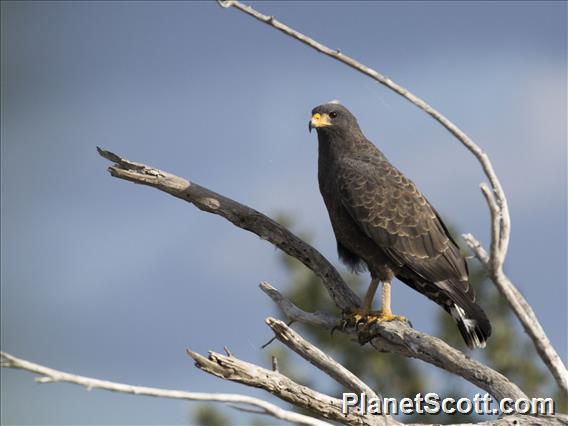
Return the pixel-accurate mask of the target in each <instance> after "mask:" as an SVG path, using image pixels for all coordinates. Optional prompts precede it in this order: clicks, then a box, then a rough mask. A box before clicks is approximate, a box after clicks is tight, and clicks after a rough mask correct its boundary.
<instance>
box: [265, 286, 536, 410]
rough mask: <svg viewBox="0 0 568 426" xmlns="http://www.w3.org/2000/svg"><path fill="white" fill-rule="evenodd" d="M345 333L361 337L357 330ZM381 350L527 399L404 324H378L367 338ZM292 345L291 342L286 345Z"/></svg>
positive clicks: (288, 309)
mask: <svg viewBox="0 0 568 426" xmlns="http://www.w3.org/2000/svg"><path fill="white" fill-rule="evenodd" d="M260 288H261V289H262V291H264V292H265V293H266V294H267V295H268V296H269V297H270V298H271V299H272V300H273V301H274V302H275V303H276V304H277V305H278V307H279V308H280V309H281V310H282V312H284V314H285V315H286V316H287V317H288V318H290V319H293V320H294V321H296V322H300V323H304V324H309V325H317V326H318V327H322V326H323V327H324V328H327V329H329V330H333V329H338V328H339V326H340V324H339V319H338V318H336V317H335V316H333V315H330V314H325V313H322V312H317V313H309V312H305V311H303V310H301V309H300V308H298V307H297V306H296V305H294V304H293V303H292V302H290V301H289V300H288V299H286V298H285V297H284V296H282V294H280V292H279V291H278V290H276V289H275V288H274V287H272V286H271V285H270V284H268V283H266V282H263V283H261V284H260ZM342 331H344V332H346V333H349V334H354V335H357V336H358V337H360V334H359V332H358V331H357V330H356V329H354V328H349V329H345V328H344V329H342ZM367 341H370V342H371V343H372V344H373V346H374V347H375V348H377V350H380V351H385V352H392V353H397V354H400V355H403V356H405V357H407V358H416V359H420V360H422V361H424V362H427V363H429V364H432V365H435V366H436V367H439V368H441V369H443V370H446V371H448V372H450V373H453V374H455V375H457V376H460V377H463V378H464V379H466V380H467V381H469V382H471V383H473V384H474V385H476V386H478V387H480V388H481V389H483V390H485V391H487V392H488V393H489V394H490V395H491V396H493V398H495V399H496V400H501V399H503V398H513V399H519V398H527V395H525V393H524V392H523V391H521V390H520V389H519V387H518V386H517V385H515V384H514V383H512V382H511V381H509V380H508V379H507V378H506V377H505V376H503V375H502V374H501V373H499V372H497V371H495V370H492V369H491V368H489V367H488V366H486V365H485V364H482V363H481V362H479V361H476V360H474V359H471V358H469V357H468V356H466V355H465V354H464V353H463V352H461V351H459V350H457V349H455V348H453V347H451V346H450V345H448V344H447V343H446V342H444V341H443V340H440V339H438V338H436V337H433V336H429V335H427V334H424V333H421V332H419V331H417V330H414V329H413V328H411V327H409V326H408V325H407V324H405V323H403V322H400V321H396V322H395V321H393V322H384V323H379V324H376V325H374V326H373V327H372V328H371V329H370V330H369V331H368V333H367V335H366V336H365V342H367ZM286 344H287V345H288V343H286Z"/></svg>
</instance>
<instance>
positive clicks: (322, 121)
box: [308, 112, 331, 132]
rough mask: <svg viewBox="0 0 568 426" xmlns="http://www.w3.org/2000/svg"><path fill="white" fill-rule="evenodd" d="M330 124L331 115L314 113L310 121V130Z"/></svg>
mask: <svg viewBox="0 0 568 426" xmlns="http://www.w3.org/2000/svg"><path fill="white" fill-rule="evenodd" d="M330 125H331V121H330V119H329V115H327V114H320V113H319V112H316V113H315V114H314V115H312V119H311V120H310V122H309V123H308V130H309V131H310V132H311V131H312V129H313V128H316V129H317V128H318V127H325V126H330Z"/></svg>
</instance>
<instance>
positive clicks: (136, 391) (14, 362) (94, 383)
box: [0, 352, 331, 426]
mask: <svg viewBox="0 0 568 426" xmlns="http://www.w3.org/2000/svg"><path fill="white" fill-rule="evenodd" d="M0 366H1V367H2V368H16V369H21V370H26V371H30V372H32V373H36V374H39V375H41V376H42V377H39V378H37V379H36V382H38V383H55V382H67V383H73V384H76V385H81V386H84V387H86V388H87V390H91V389H104V390H108V391H112V392H120V393H127V394H133V395H146V396H153V397H158V398H172V399H183V400H188V401H214V402H223V403H227V404H241V406H242V405H244V406H245V407H246V408H248V409H253V407H254V409H255V412H258V413H261V414H267V415H270V416H273V417H276V418H278V419H281V420H286V421H289V422H293V423H297V424H302V425H310V426H331V425H330V424H329V423H326V422H323V421H321V420H318V419H314V418H312V417H308V416H305V415H303V414H299V413H294V412H292V411H288V410H284V409H282V408H280V407H277V406H276V405H274V404H271V403H269V402H266V401H263V400H262V399H258V398H253V397H250V396H246V395H238V394H230V393H202V392H186V391H180V390H169V389H160V388H151V387H146V386H132V385H127V384H124V383H116V382H109V381H107V380H99V379H94V378H91V377H85V376H78V375H75V374H69V373H65V372H63V371H58V370H54V369H52V368H48V367H44V366H43V365H39V364H35V363H33V362H30V361H26V360H24V359H20V358H17V357H15V356H13V355H10V354H8V353H6V352H0Z"/></svg>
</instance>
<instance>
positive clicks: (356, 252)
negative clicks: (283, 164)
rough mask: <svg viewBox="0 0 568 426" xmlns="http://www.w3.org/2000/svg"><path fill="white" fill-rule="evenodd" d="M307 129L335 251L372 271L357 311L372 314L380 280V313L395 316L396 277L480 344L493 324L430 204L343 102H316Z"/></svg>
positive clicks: (358, 268) (474, 343)
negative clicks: (313, 135)
mask: <svg viewBox="0 0 568 426" xmlns="http://www.w3.org/2000/svg"><path fill="white" fill-rule="evenodd" d="M312 128H316V129H317V133H318V142H319V160H318V163H319V164H318V180H319V186H320V191H321V194H322V196H323V199H324V202H325V205H326V207H327V210H328V212H329V217H330V220H331V224H332V227H333V231H334V233H335V237H336V239H337V249H338V252H339V257H340V258H341V260H342V261H344V262H345V263H346V264H347V265H349V266H350V267H351V268H352V269H353V270H355V271H361V270H364V269H365V268H367V269H368V270H369V272H370V273H371V277H372V282H371V286H370V289H369V291H368V292H367V296H366V297H365V300H364V302H363V306H362V310H363V314H364V315H367V314H368V313H370V306H371V302H372V300H373V296H374V293H375V290H376V287H377V284H378V281H381V282H382V283H383V308H382V314H381V315H383V317H381V319H387V320H388V319H393V318H395V317H396V316H393V315H392V313H391V312H390V282H391V280H392V279H393V277H397V278H398V279H399V280H401V281H402V282H404V283H406V284H407V285H409V286H410V287H412V288H413V289H415V290H416V291H418V292H420V293H422V294H424V295H425V296H427V297H428V298H430V299H431V300H433V301H434V302H436V303H437V304H439V305H440V306H441V307H442V308H444V309H445V310H446V311H447V312H449V313H450V314H451V315H452V317H453V318H454V319H455V321H456V323H457V325H458V328H459V330H460V332H461V334H462V336H463V338H464V340H465V341H466V343H467V344H468V346H469V347H484V346H485V342H486V340H487V338H488V337H489V335H490V334H491V325H490V323H489V320H488V319H487V317H486V315H485V313H484V312H483V310H482V309H481V308H480V307H479V305H477V304H476V303H475V295H474V290H473V288H472V287H471V285H470V283H469V280H468V269H467V264H466V262H465V260H464V258H463V257H462V256H461V254H460V252H459V248H458V246H457V244H456V243H455V241H454V240H453V239H452V237H451V235H450V234H449V232H448V230H447V228H446V226H445V225H444V223H443V222H442V219H441V218H440V216H439V214H438V213H437V212H436V210H435V209H434V208H433V207H432V206H431V205H430V203H429V202H428V200H426V198H425V197H424V196H423V195H422V194H421V193H420V191H418V189H417V188H416V185H414V183H413V182H412V181H411V180H410V179H408V178H406V177H405V176H404V175H403V174H402V173H401V172H400V171H399V170H398V169H396V168H395V167H394V166H393V165H392V164H390V163H389V162H388V160H387V159H386V157H385V156H384V155H383V153H382V152H381V151H379V150H378V149H377V148H376V147H375V146H374V145H373V144H372V143H371V142H370V141H369V140H367V138H366V137H365V136H364V135H363V133H362V132H361V130H360V128H359V125H358V123H357V119H356V118H355V117H354V116H353V115H352V114H351V112H349V111H348V110H347V109H346V108H345V107H343V106H342V105H340V104H337V103H328V104H324V105H320V106H318V107H316V108H314V110H313V111H312V120H311V121H310V130H311V129H312Z"/></svg>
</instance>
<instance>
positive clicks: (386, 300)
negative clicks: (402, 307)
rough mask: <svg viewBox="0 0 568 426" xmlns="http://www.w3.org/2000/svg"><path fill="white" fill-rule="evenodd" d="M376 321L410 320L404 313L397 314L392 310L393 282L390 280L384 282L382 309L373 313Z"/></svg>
mask: <svg viewBox="0 0 568 426" xmlns="http://www.w3.org/2000/svg"><path fill="white" fill-rule="evenodd" d="M373 317H375V318H373V319H375V320H376V321H404V322H408V320H407V319H406V318H405V317H403V316H402V315H395V314H393V313H392V310H391V283H390V281H385V282H383V292H382V294H381V310H380V311H379V312H378V315H373Z"/></svg>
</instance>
